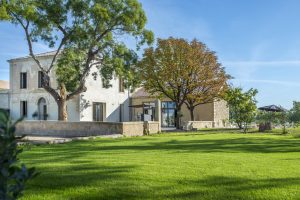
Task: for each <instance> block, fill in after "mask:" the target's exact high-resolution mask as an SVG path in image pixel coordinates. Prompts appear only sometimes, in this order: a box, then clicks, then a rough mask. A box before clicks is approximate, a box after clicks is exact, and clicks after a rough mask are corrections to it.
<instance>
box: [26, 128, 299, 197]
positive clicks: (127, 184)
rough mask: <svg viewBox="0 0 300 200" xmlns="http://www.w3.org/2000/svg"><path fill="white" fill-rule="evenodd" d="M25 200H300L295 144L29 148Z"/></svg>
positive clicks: (219, 139) (215, 140) (193, 139)
mask: <svg viewBox="0 0 300 200" xmlns="http://www.w3.org/2000/svg"><path fill="white" fill-rule="evenodd" d="M21 159H22V161H23V162H25V163H26V164H28V165H29V166H35V167H37V169H38V171H40V172H41V175H39V176H38V177H37V178H35V179H34V180H32V181H30V182H29V184H28V187H27V188H26V192H25V195H24V198H23V199H39V200H40V199H55V200H59V199H97V200H98V199H155V200H156V199H221V200H223V199H300V139H299V138H294V137H292V136H283V135H267V134H237V133H226V134H225V133H215V132H214V131H213V130H211V131H208V132H206V133H205V134H203V133H200V132H197V133H188V134H186V133H172V134H162V135H156V136H147V137H137V138H119V139H97V140H89V141H76V142H71V143H67V144H60V145H41V146H32V147H30V148H29V149H25V152H24V153H23V154H22V158H21Z"/></svg>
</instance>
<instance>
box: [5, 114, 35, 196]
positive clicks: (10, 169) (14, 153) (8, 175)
mask: <svg viewBox="0 0 300 200" xmlns="http://www.w3.org/2000/svg"><path fill="white" fill-rule="evenodd" d="M19 121H21V120H18V121H17V122H14V123H13V122H12V121H11V120H10V118H9V114H8V113H7V112H6V111H3V110H0V199H3V200H13V199H17V198H18V197H20V196H21V195H22V194H23V190H24V187H25V183H26V181H28V180H29V179H31V178H33V177H34V176H36V175H37V173H36V172H35V169H34V168H26V166H25V165H24V164H22V165H20V164H19V161H18V155H19V154H20V153H21V152H22V149H20V148H19V147H18V145H17V137H16V136H15V130H16V124H17V123H18V122H19Z"/></svg>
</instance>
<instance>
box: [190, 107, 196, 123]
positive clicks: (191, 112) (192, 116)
mask: <svg viewBox="0 0 300 200" xmlns="http://www.w3.org/2000/svg"><path fill="white" fill-rule="evenodd" d="M194 109H195V107H193V106H191V107H190V108H189V110H190V116H191V121H195V117H194Z"/></svg>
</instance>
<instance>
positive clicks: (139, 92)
mask: <svg viewBox="0 0 300 200" xmlns="http://www.w3.org/2000/svg"><path fill="white" fill-rule="evenodd" d="M149 96H151V95H150V94H149V93H148V92H146V90H145V88H139V89H137V90H136V91H135V92H134V93H133V94H132V96H131V97H132V98H139V97H149Z"/></svg>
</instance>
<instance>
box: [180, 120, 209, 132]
mask: <svg viewBox="0 0 300 200" xmlns="http://www.w3.org/2000/svg"><path fill="white" fill-rule="evenodd" d="M183 128H184V130H193V129H203V128H214V122H213V121H188V122H186V123H185V124H184V126H183Z"/></svg>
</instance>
